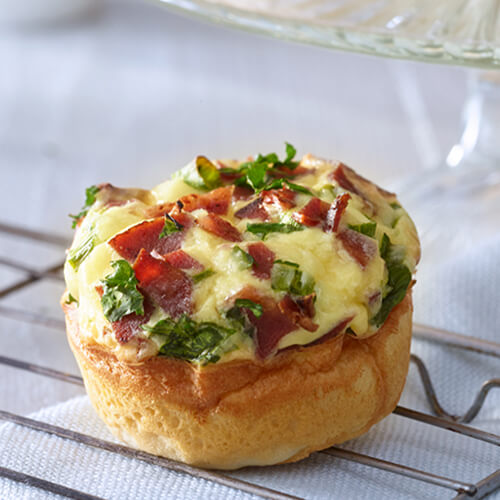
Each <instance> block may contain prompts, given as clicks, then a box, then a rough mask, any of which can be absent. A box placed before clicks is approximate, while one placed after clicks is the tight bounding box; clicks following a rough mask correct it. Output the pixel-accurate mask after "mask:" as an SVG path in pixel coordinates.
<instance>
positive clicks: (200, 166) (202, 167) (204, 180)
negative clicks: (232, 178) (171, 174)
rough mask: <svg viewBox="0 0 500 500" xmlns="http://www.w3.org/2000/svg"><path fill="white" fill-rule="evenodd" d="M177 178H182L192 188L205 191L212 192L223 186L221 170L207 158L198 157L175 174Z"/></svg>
mask: <svg viewBox="0 0 500 500" xmlns="http://www.w3.org/2000/svg"><path fill="white" fill-rule="evenodd" d="M175 177H180V178H181V179H182V180H183V181H184V182H185V183H186V184H188V185H189V186H191V187H194V188H196V189H201V190H205V191H211V190H212V189H215V188H217V187H219V186H220V185H221V184H222V181H221V178H220V172H219V170H218V169H217V167H216V166H215V165H214V164H213V163H212V162H211V161H210V160H209V159H208V158H206V157H205V156H197V157H196V158H195V159H194V160H193V161H192V162H191V163H189V164H188V165H186V166H185V167H184V168H183V169H181V170H180V171H179V172H178V173H177V174H175Z"/></svg>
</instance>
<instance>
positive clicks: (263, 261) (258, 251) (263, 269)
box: [247, 241, 275, 279]
mask: <svg viewBox="0 0 500 500" xmlns="http://www.w3.org/2000/svg"><path fill="white" fill-rule="evenodd" d="M247 250H248V253H249V254H250V255H251V256H252V258H253V260H254V263H253V265H252V272H253V273H254V274H255V276H257V278H262V279H269V278H270V277H271V269H272V267H273V262H274V257H275V255H274V252H273V251H272V250H269V248H267V246H266V245H264V243H262V242H261V241H259V242H258V243H250V245H248V248H247Z"/></svg>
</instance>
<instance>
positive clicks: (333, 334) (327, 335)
mask: <svg viewBox="0 0 500 500" xmlns="http://www.w3.org/2000/svg"><path fill="white" fill-rule="evenodd" d="M353 319H354V316H349V317H348V318H346V319H343V320H342V321H341V322H340V323H337V324H336V325H335V326H334V327H333V328H332V329H331V330H330V331H328V332H327V333H325V334H324V335H322V336H321V337H320V338H319V339H316V340H315V341H314V342H311V343H309V344H306V345H308V346H311V345H317V344H321V343H323V342H326V341H327V340H329V339H332V338H333V337H336V336H337V335H339V334H340V333H342V332H343V331H344V330H345V329H346V328H347V325H348V324H349V323H350V322H351V321H352V320H353Z"/></svg>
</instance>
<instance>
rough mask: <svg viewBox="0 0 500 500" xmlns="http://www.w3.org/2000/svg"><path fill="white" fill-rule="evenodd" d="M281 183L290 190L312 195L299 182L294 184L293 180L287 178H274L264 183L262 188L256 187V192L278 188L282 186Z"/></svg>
mask: <svg viewBox="0 0 500 500" xmlns="http://www.w3.org/2000/svg"><path fill="white" fill-rule="evenodd" d="M283 185H285V186H287V187H288V188H289V189H291V190H292V191H296V192H297V193H303V194H309V195H311V196H312V193H311V191H310V190H309V189H307V188H306V187H304V186H301V185H299V184H294V183H293V182H290V181H289V180H287V179H283V178H281V179H274V181H271V182H270V183H269V184H266V185H265V186H264V187H263V188H261V189H258V190H257V192H259V193H260V192H262V191H270V190H271V189H280V188H282V187H283Z"/></svg>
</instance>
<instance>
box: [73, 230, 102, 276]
mask: <svg viewBox="0 0 500 500" xmlns="http://www.w3.org/2000/svg"><path fill="white" fill-rule="evenodd" d="M96 242H97V236H96V234H95V232H94V230H93V228H90V230H89V232H88V234H87V235H86V236H85V238H84V239H83V240H82V241H81V242H80V243H79V244H78V246H76V247H74V248H71V249H70V251H69V252H68V263H69V264H70V265H71V267H72V268H73V269H75V271H76V270H77V269H78V267H80V264H81V263H82V262H83V261H84V260H85V258H86V257H87V256H88V255H89V254H90V252H92V250H93V249H94V247H95V244H96Z"/></svg>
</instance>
